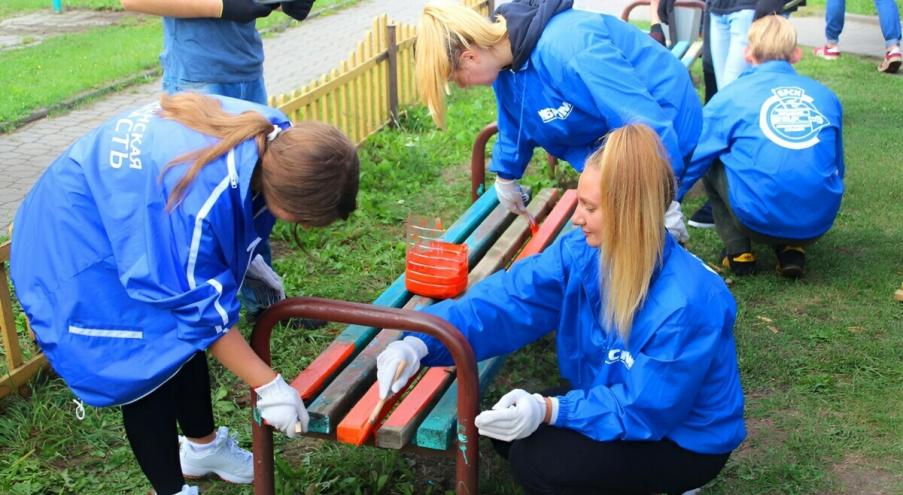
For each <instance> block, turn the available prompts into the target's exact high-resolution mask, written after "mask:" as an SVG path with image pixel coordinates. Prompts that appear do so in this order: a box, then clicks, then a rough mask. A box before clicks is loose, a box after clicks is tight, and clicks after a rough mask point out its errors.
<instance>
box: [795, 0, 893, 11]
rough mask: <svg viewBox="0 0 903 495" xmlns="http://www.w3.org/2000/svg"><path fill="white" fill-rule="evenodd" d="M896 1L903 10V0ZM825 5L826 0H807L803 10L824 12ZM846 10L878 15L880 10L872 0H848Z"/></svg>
mask: <svg viewBox="0 0 903 495" xmlns="http://www.w3.org/2000/svg"><path fill="white" fill-rule="evenodd" d="M894 1H896V2H897V9H898V10H900V11H903V1H901V0H894ZM825 5H826V0H806V6H805V7H803V9H804V10H803V12H806V11H821V12H824V10H825ZM846 12H847V13H848V14H862V15H878V11H877V10H875V2H874V1H872V0H846Z"/></svg>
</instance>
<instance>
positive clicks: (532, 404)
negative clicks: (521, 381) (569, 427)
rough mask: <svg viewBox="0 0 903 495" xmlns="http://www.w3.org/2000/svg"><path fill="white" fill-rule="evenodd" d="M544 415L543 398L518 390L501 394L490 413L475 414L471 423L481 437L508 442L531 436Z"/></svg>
mask: <svg viewBox="0 0 903 495" xmlns="http://www.w3.org/2000/svg"><path fill="white" fill-rule="evenodd" d="M545 415H546V401H545V399H544V398H543V397H542V396H541V395H539V394H532V395H531V394H529V393H527V392H525V391H523V390H521V389H519V388H518V389H514V390H512V391H510V392H508V393H507V394H505V395H503V396H502V398H501V399H499V401H498V402H496V404H495V405H494V406H492V409H491V410H489V411H483V412H481V413H480V414H479V415H477V417H476V419H475V420H474V424H476V427H477V431H478V432H479V433H480V435H483V436H485V437H491V438H495V439H498V440H501V441H503V442H510V441H512V440H520V439H521V438H526V437H528V436H530V435H532V434H533V432H534V431H536V429H537V428H539V424H540V423H542V419H543V418H544V417H545Z"/></svg>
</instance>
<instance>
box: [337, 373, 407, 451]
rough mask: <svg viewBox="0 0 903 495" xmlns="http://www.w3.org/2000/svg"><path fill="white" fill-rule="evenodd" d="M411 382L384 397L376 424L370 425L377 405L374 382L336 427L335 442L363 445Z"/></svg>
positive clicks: (377, 386) (377, 395) (377, 389)
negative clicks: (395, 392)
mask: <svg viewBox="0 0 903 495" xmlns="http://www.w3.org/2000/svg"><path fill="white" fill-rule="evenodd" d="M412 378H413V379H416V378H417V377H416V376H414V377H412ZM412 381H413V380H411V381H409V382H408V383H407V384H405V386H404V388H402V389H401V390H399V391H398V393H397V394H392V395H390V396H389V397H386V401H385V403H384V404H383V407H382V409H381V410H380V412H379V414H378V415H377V416H376V423H375V424H374V425H370V415H371V414H373V409H374V408H375V407H376V405H377V404H378V403H379V383H377V382H376V381H374V382H373V384H372V385H370V388H368V389H367V392H365V393H364V395H363V397H361V400H359V401H358V402H357V403H356V404H355V405H354V406H353V407H352V408H351V410H350V411H348V414H346V415H345V417H344V418H342V421H341V422H340V423H339V426H338V427H336V440H337V441H339V442H342V443H350V444H352V445H363V443H364V442H366V441H367V439H368V438H369V437H370V436H371V435H372V434H373V431H374V430H376V425H379V422H380V421H382V419H383V418H384V417H385V416H386V414H388V412H389V411H390V410H391V409H392V406H393V405H394V404H395V403H396V402H398V399H400V398H401V397H402V395H403V394H404V393H405V391H407V389H408V387H410V385H411V383H412Z"/></svg>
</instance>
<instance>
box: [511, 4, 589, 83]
mask: <svg viewBox="0 0 903 495" xmlns="http://www.w3.org/2000/svg"><path fill="white" fill-rule="evenodd" d="M573 6H574V0H515V1H513V2H509V3H506V4H503V5H500V6H499V7H498V8H497V9H495V15H501V16H502V17H504V18H505V21H506V23H507V25H508V38H509V39H510V40H511V52H512V54H513V55H514V61H513V62H512V63H511V69H512V70H518V69H520V68H521V67H523V65H524V63H525V62H526V61H527V59H528V58H530V53H532V52H533V47H535V46H536V43H537V42H538V41H539V37H540V36H541V35H542V30H543V28H545V27H546V24H547V23H548V22H549V19H551V18H552V17H554V16H555V14H557V13H559V12H562V11H565V10H568V9H570V8H572V7H573Z"/></svg>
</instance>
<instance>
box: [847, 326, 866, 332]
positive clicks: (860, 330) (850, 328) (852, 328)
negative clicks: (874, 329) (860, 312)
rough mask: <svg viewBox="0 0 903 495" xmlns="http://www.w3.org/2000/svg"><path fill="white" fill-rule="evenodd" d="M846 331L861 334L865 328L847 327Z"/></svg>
mask: <svg viewBox="0 0 903 495" xmlns="http://www.w3.org/2000/svg"><path fill="white" fill-rule="evenodd" d="M847 330H848V331H849V332H850V333H862V332H864V331H865V327H849V328H847Z"/></svg>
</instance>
